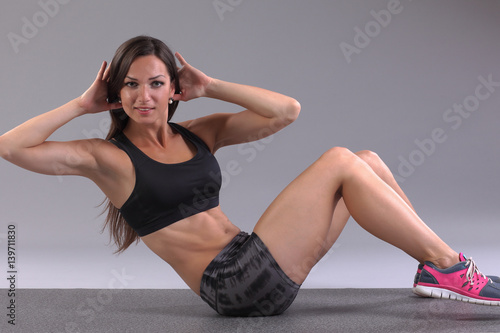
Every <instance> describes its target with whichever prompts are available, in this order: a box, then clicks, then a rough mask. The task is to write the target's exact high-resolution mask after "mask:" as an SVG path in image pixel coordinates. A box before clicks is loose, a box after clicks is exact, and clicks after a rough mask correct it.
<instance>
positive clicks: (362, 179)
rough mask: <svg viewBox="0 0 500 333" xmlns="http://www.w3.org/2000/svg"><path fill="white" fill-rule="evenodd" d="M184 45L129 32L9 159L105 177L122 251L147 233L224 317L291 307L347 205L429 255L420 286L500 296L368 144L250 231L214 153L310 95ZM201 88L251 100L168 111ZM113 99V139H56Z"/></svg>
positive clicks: (324, 163)
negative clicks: (214, 73)
mask: <svg viewBox="0 0 500 333" xmlns="http://www.w3.org/2000/svg"><path fill="white" fill-rule="evenodd" d="M176 57H177V59H178V61H179V62H180V64H181V66H182V67H181V68H180V69H179V70H178V69H177V67H176V64H175V58H174V56H173V55H172V53H171V51H170V50H169V49H168V47H167V46H166V45H165V44H163V43H162V42H161V41H159V40H157V39H154V38H151V37H147V36H140V37H136V38H132V39H131V40H129V41H127V42H125V43H124V44H122V45H121V46H120V48H119V49H118V50H117V52H116V54H115V56H114V58H113V60H112V62H111V66H110V67H108V68H107V64H106V62H104V63H103V64H102V66H101V68H100V70H99V72H98V74H97V78H96V80H95V81H94V83H93V84H92V85H91V86H90V88H89V89H88V90H87V91H86V92H85V93H84V94H82V95H81V96H80V97H78V98H76V99H74V100H72V101H70V102H69V103H67V104H65V105H63V106H61V107H59V108H57V109H55V110H52V111H50V112H47V113H45V114H42V115H40V116H38V117H35V118H33V119H31V120H28V121H27V122H25V123H24V124H22V125H20V126H18V127H16V128H15V129H13V130H11V131H9V132H8V133H6V134H4V135H3V136H1V137H0V151H1V154H2V157H3V158H5V159H7V160H9V161H10V162H12V163H15V164H17V165H19V166H20V167H23V168H25V169H28V170H31V171H34V172H39V173H44V174H53V175H54V174H57V175H80V176H83V177H87V178H89V179H91V180H92V181H94V182H95V184H96V185H97V186H99V188H100V189H101V190H102V191H103V192H104V194H105V195H106V197H107V198H108V199H109V203H108V217H107V220H106V223H107V225H108V226H109V228H110V231H111V234H112V236H113V237H114V240H115V242H116V244H117V245H118V251H123V250H125V249H126V248H127V247H128V246H129V245H130V244H132V243H133V242H134V241H135V240H138V239H139V238H140V239H141V240H142V241H143V242H144V243H145V244H146V245H147V246H148V247H149V248H150V249H151V250H152V251H153V252H154V253H156V254H157V255H158V256H160V257H161V258H162V259H163V260H165V261H166V262H167V263H168V264H170V265H171V266H172V267H173V268H174V269H175V270H176V272H177V273H178V274H179V275H180V276H181V278H182V279H183V280H184V281H185V282H186V283H187V285H188V286H189V287H190V288H191V289H192V290H193V291H194V292H195V293H197V294H198V295H200V296H201V297H202V298H203V300H205V301H206V302H207V303H208V304H209V305H210V306H211V307H213V308H214V309H215V310H216V311H217V312H218V313H220V314H223V315H231V316H253V315H275V314H280V313H282V312H283V311H285V310H286V309H287V308H288V307H289V306H290V304H291V303H292V302H293V300H294V298H295V296H296V294H297V291H298V290H299V287H300V285H301V284H302V282H303V281H304V280H305V278H306V277H307V275H308V273H309V272H310V270H311V268H312V267H313V266H314V265H315V264H316V263H317V262H318V261H319V260H320V259H321V257H322V256H323V255H324V254H325V253H326V252H327V251H328V250H329V249H330V248H331V246H332V245H333V243H334V242H335V241H336V239H337V238H338V236H339V234H340V233H341V231H342V229H343V228H344V226H345V224H346V222H347V220H348V218H349V216H352V217H353V218H354V219H355V220H356V221H357V223H359V224H360V225H361V226H362V227H363V228H365V229H366V230H367V231H369V232H370V233H372V234H373V235H375V236H376V237H378V238H380V239H382V240H384V241H386V242H388V243H390V244H392V245H394V246H396V247H398V248H400V249H401V250H403V251H405V252H406V253H408V254H409V255H410V256H412V257H413V258H415V259H416V260H418V261H419V262H420V264H421V266H419V270H418V273H417V279H416V285H415V288H414V291H415V292H416V293H417V294H419V295H422V296H433V297H446V298H448V297H451V298H458V299H463V300H467V301H471V302H477V303H483V304H494V305H499V304H500V285H499V284H497V283H496V282H493V281H492V280H491V279H489V278H487V277H485V276H484V275H483V274H481V273H480V272H479V270H478V269H477V268H476V266H475V264H474V262H473V261H472V260H471V259H466V258H465V257H464V256H463V255H462V254H460V255H459V254H458V253H456V252H455V251H454V250H452V249H451V248H450V247H449V246H448V245H446V244H445V243H444V242H443V241H442V240H441V239H440V238H439V237H438V236H437V235H436V234H435V233H434V232H432V230H431V229H429V228H428V227H427V226H426V225H425V224H424V222H422V220H420V218H419V217H418V215H417V214H416V213H415V212H414V210H413V208H412V206H411V204H410V202H409V201H408V199H407V198H406V196H405V195H404V193H403V192H402V190H401V189H400V188H399V186H398V185H397V183H396V181H395V180H394V177H393V176H392V175H391V173H390V171H389V169H388V168H387V167H386V166H385V164H384V163H383V162H382V161H381V160H380V159H379V158H378V156H377V155H376V154H374V153H371V152H369V151H362V152H358V153H356V154H353V153H351V152H350V151H348V150H347V149H344V148H333V149H330V150H328V151H327V152H325V153H324V154H323V155H322V156H321V157H320V158H319V159H318V160H317V161H315V162H314V163H313V164H312V165H311V166H310V167H309V168H307V169H306V170H305V171H304V172H303V173H302V174H301V175H299V176H298V177H297V178H296V179H295V180H294V181H293V182H292V183H290V184H289V185H288V186H287V187H286V188H285V189H284V190H283V192H282V193H281V194H280V195H279V196H278V197H277V198H276V199H275V200H274V202H272V203H271V205H270V206H269V208H268V209H267V210H266V211H265V213H264V214H263V216H262V217H261V218H260V219H259V221H258V222H257V224H256V226H255V228H254V230H253V233H252V234H251V235H249V234H247V233H245V232H241V231H240V229H239V228H238V227H236V226H235V225H233V224H232V223H231V222H230V221H229V220H228V218H227V217H226V216H225V215H224V213H223V212H222V211H221V209H220V207H219V199H218V195H219V190H220V185H221V173H220V169H219V167H218V165H217V162H216V160H215V158H214V157H213V153H215V152H216V151H217V150H218V149H220V148H222V147H224V146H228V145H233V144H239V143H243V142H248V141H251V140H255V139H260V138H262V137H265V136H267V135H271V134H273V133H275V132H277V131H279V130H280V129H282V128H284V127H285V126H287V125H289V124H290V123H292V122H293V121H294V120H295V119H296V118H297V116H298V114H299V111H300V105H299V103H298V102H297V101H296V100H294V99H293V98H290V97H287V96H284V95H281V94H278V93H275V92H271V91H268V90H264V89H260V88H256V87H250V86H244V85H239V84H235V83H229V82H224V81H221V80H218V79H214V78H211V77H208V76H207V75H205V74H204V73H202V72H201V71H199V70H197V69H196V68H194V67H192V66H191V65H189V64H188V63H187V62H186V61H185V60H184V59H183V58H182V56H181V55H180V54H178V53H176ZM199 97H208V98H215V99H219V100H222V101H226V102H229V103H234V104H237V105H239V106H241V107H242V108H243V109H244V111H241V112H239V113H234V114H221V113H217V114H211V115H208V116H206V117H202V118H198V119H194V120H189V121H184V122H181V123H179V124H175V123H171V122H170V119H171V118H172V116H173V114H174V112H175V109H176V107H177V104H178V102H179V101H184V102H187V101H189V100H192V99H195V98H199ZM106 110H111V111H110V112H111V117H112V120H113V125H112V127H111V129H110V133H109V135H108V138H107V140H101V139H90V140H78V141H70V142H49V141H46V139H47V138H48V137H49V136H50V135H51V134H52V133H53V132H54V131H55V130H57V129H58V128H59V127H61V126H63V125H64V124H66V123H67V122H69V121H71V120H72V119H74V118H76V117H79V116H81V115H84V114H89V113H98V112H102V111H106ZM460 275H462V277H460ZM471 287H478V288H471ZM450 295H451V296H450Z"/></svg>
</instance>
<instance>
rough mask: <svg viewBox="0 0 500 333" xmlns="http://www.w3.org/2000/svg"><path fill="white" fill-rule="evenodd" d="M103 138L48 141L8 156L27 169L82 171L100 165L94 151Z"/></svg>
mask: <svg viewBox="0 0 500 333" xmlns="http://www.w3.org/2000/svg"><path fill="white" fill-rule="evenodd" d="M102 142H103V140H100V139H92V140H76V141H68V142H57V141H46V142H44V143H42V144H40V145H38V146H34V147H29V148H23V149H19V150H18V151H15V152H12V153H10V154H9V155H8V156H6V159H7V160H8V161H10V162H12V163H14V164H16V165H18V166H20V167H22V168H24V169H26V170H30V171H33V172H37V173H41V174H45V175H80V176H88V173H89V172H90V171H91V170H93V169H95V168H96V167H97V162H96V158H95V152H96V150H97V147H98V145H100V144H102Z"/></svg>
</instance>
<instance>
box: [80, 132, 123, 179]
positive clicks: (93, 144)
mask: <svg viewBox="0 0 500 333" xmlns="http://www.w3.org/2000/svg"><path fill="white" fill-rule="evenodd" d="M88 142H89V147H90V149H91V150H92V155H93V156H94V158H95V161H96V167H97V171H98V172H100V173H105V174H115V175H116V174H120V173H121V172H122V171H123V169H124V167H126V166H127V165H130V167H132V162H131V161H130V158H129V157H128V155H127V153H125V152H124V151H123V150H121V149H120V148H118V147H117V146H115V145H114V144H113V143H111V142H109V141H107V140H103V139H89V140H88Z"/></svg>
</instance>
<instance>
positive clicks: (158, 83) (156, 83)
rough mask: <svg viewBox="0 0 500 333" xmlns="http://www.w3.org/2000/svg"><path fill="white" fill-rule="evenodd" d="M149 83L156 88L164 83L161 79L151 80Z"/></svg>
mask: <svg viewBox="0 0 500 333" xmlns="http://www.w3.org/2000/svg"><path fill="white" fill-rule="evenodd" d="M151 85H152V86H153V87H155V88H158V87H161V86H163V85H164V83H163V82H161V81H153V83H151Z"/></svg>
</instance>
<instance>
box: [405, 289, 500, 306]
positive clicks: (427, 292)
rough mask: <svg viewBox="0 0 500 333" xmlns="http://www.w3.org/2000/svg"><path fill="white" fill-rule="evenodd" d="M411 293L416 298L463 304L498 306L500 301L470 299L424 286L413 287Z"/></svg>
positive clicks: (448, 291) (444, 290)
mask: <svg viewBox="0 0 500 333" xmlns="http://www.w3.org/2000/svg"><path fill="white" fill-rule="evenodd" d="M412 291H413V293H414V294H416V295H418V296H422V297H433V298H442V299H451V300H456V301H462V302H465V303H473V304H480V305H498V306H500V301H488V300H485V299H477V298H471V297H468V296H464V295H461V294H457V293H456V292H453V291H450V290H446V289H441V288H434V287H425V286H420V285H417V286H416V287H414V288H413V289H412Z"/></svg>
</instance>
